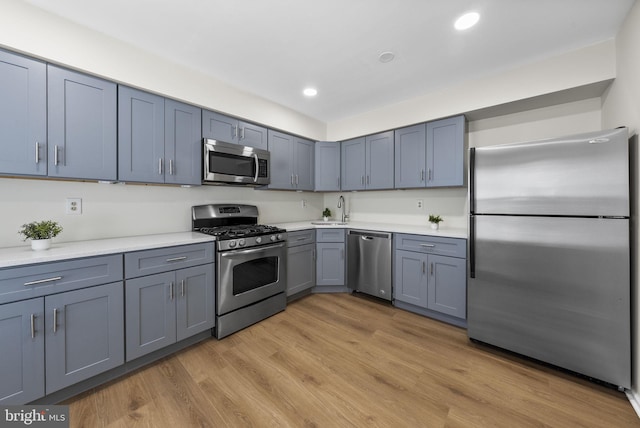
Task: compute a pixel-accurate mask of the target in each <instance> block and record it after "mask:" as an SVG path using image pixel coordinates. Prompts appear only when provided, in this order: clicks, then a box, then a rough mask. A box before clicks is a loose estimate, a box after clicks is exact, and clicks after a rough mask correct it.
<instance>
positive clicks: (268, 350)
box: [64, 294, 640, 428]
mask: <svg viewBox="0 0 640 428" xmlns="http://www.w3.org/2000/svg"><path fill="white" fill-rule="evenodd" d="M64 404H68V405H69V406H70V408H69V410H70V422H71V426H72V427H92V428H93V427H154V428H159V427H160V428H161V427H171V428H175V427H509V428H513V427H578V426H579V427H598V428H600V427H640V419H639V418H638V417H637V415H636V414H635V412H634V411H633V408H632V407H631V404H630V403H629V402H628V401H627V399H626V397H625V396H624V394H623V393H621V392H618V391H616V390H613V389H610V388H606V387H604V386H601V385H597V384H594V383H591V382H588V381H586V380H584V379H581V378H578V377H575V376H572V375H568V374H566V373H563V372H560V371H557V370H554V369H551V368H547V367H544V366H541V365H539V364H536V363H533V362H531V361H528V360H526V359H521V358H519V357H516V356H513V355H511V354H508V353H503V352H500V351H496V350H494V349H491V348H488V347H485V346H482V345H477V344H474V343H471V342H470V341H469V340H468V339H467V337H466V332H465V330H463V329H460V328H457V327H453V326H450V325H447V324H443V323H440V322H438V321H434V320H431V319H429V318H425V317H422V316H418V315H415V314H411V313H409V312H406V311H403V310H399V309H396V308H393V307H391V306H388V305H385V304H381V303H378V302H373V301H370V300H369V299H366V298H362V297H358V296H352V295H348V294H315V295H311V296H308V297H305V298H303V299H301V300H298V301H296V302H293V303H291V304H290V305H289V306H288V307H287V310H286V311H285V312H282V313H280V314H277V315H275V316H273V317H271V318H269V319H267V320H264V321H263V322H261V323H259V324H256V325H254V326H252V327H250V328H247V329H245V330H243V331H241V332H238V333H236V334H234V335H232V336H229V337H227V338H225V339H223V340H220V341H217V340H215V339H211V340H207V341H205V342H203V343H200V344H197V345H194V346H192V347H190V348H188V349H186V350H184V351H182V352H179V353H177V354H175V355H173V356H171V357H169V358H165V359H163V360H161V361H159V362H157V363H155V364H152V365H150V366H148V367H145V368H142V369H140V370H138V371H136V372H134V373H132V374H130V375H128V376H127V377H124V378H121V379H118V380H116V381H113V382H111V383H109V384H107V385H104V386H102V387H100V388H96V389H94V390H92V391H89V392H87V393H85V394H82V395H80V396H78V397H75V398H74V399H72V400H70V401H68V402H66V403H64Z"/></svg>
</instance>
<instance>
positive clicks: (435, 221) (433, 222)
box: [429, 214, 442, 230]
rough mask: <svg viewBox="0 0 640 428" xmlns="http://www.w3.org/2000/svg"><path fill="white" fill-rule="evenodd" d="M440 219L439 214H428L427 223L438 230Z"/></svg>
mask: <svg viewBox="0 0 640 428" xmlns="http://www.w3.org/2000/svg"><path fill="white" fill-rule="evenodd" d="M441 221H442V217H440V216H439V215H433V214H429V223H431V228H432V229H435V230H438V228H439V227H440V222H441Z"/></svg>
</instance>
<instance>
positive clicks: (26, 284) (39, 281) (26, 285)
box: [24, 276, 62, 287]
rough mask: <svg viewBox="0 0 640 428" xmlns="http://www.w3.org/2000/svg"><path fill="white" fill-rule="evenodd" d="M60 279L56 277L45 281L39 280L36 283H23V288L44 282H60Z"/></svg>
mask: <svg viewBox="0 0 640 428" xmlns="http://www.w3.org/2000/svg"><path fill="white" fill-rule="evenodd" d="M61 279H62V277H61V276H56V277H55V278H47V279H39V280H37V281H29V282H25V283H24V286H25V287H28V286H30V285H36V284H44V283H45V282H52V281H59V280H61Z"/></svg>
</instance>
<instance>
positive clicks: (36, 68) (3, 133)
mask: <svg viewBox="0 0 640 428" xmlns="http://www.w3.org/2000/svg"><path fill="white" fill-rule="evenodd" d="M0 112H1V113H0V153H2V156H0V174H28V175H47V68H46V65H45V64H44V63H42V62H40V61H35V60H32V59H29V58H25V57H23V56H20V55H15V54H12V53H9V52H5V51H0Z"/></svg>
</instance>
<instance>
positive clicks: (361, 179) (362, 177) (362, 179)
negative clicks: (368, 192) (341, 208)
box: [360, 175, 364, 186]
mask: <svg viewBox="0 0 640 428" xmlns="http://www.w3.org/2000/svg"><path fill="white" fill-rule="evenodd" d="M360 181H361V182H362V185H363V186H364V175H362V176H360Z"/></svg>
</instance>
